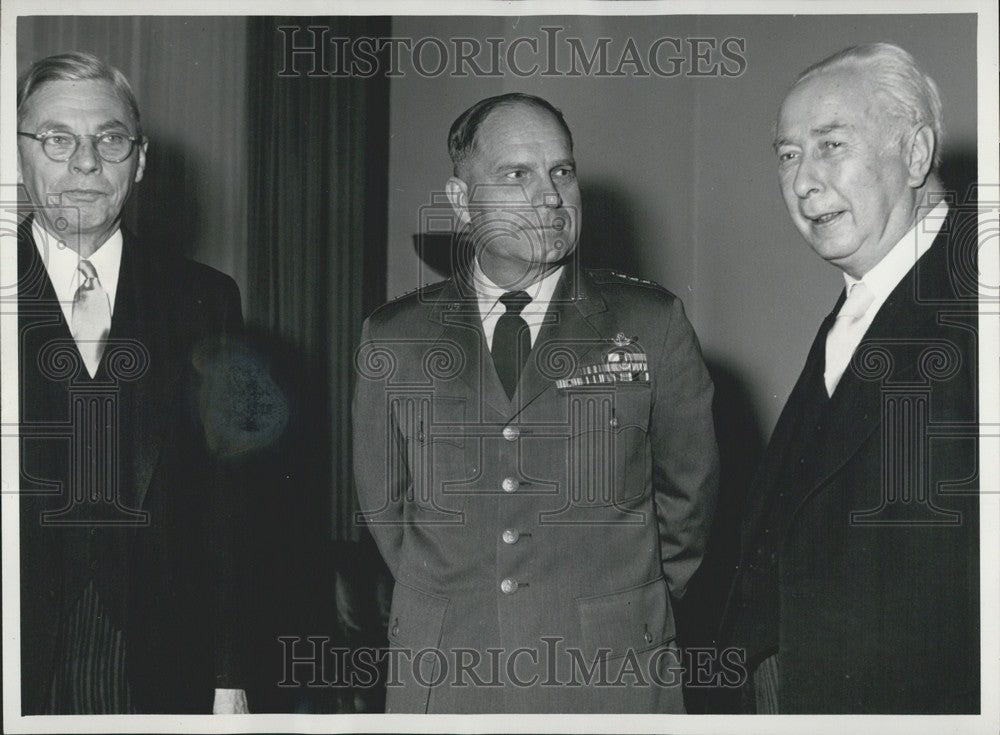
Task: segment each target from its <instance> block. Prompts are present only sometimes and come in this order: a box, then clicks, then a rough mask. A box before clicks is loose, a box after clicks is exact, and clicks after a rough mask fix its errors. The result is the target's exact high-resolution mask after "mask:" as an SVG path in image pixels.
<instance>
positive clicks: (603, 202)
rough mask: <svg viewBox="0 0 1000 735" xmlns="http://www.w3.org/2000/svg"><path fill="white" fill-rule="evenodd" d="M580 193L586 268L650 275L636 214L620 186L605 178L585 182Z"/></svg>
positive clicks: (582, 246) (582, 259)
mask: <svg viewBox="0 0 1000 735" xmlns="http://www.w3.org/2000/svg"><path fill="white" fill-rule="evenodd" d="M580 196H581V199H582V201H583V230H582V232H581V233H580V245H579V252H580V259H581V262H582V263H583V267H584V268H610V269H612V270H616V271H620V272H621V273H625V274H628V275H630V276H639V277H646V276H647V274H645V273H643V268H642V263H641V261H640V259H639V250H638V248H637V247H636V245H635V242H636V237H637V236H636V227H635V221H636V215H635V212H634V210H633V209H632V205H631V204H630V203H629V201H628V200H627V199H625V198H624V197H622V195H621V193H620V191H619V188H618V187H615V186H612V185H610V184H607V183H605V182H602V181H585V182H583V183H582V184H581V186H580ZM664 252H666V248H665V249H664Z"/></svg>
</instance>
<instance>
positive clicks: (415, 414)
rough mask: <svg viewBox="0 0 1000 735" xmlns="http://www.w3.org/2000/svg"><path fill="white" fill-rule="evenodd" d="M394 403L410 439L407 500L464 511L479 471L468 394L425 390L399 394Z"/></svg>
mask: <svg viewBox="0 0 1000 735" xmlns="http://www.w3.org/2000/svg"><path fill="white" fill-rule="evenodd" d="M395 404H396V405H395V406H394V411H395V415H396V420H397V422H398V425H399V427H400V431H401V432H402V435H403V440H404V442H405V443H406V462H407V469H408V471H409V475H410V480H411V483H410V497H409V498H408V499H410V500H412V501H413V502H414V503H416V504H417V505H418V506H420V507H421V508H424V509H427V510H432V511H437V512H445V513H447V512H454V511H458V510H461V509H462V507H464V505H465V498H466V495H467V488H468V485H469V483H470V482H471V480H472V478H473V476H474V474H475V471H476V467H475V464H474V459H473V457H472V454H473V453H474V450H475V448H476V442H475V441H474V437H471V436H469V435H468V434H469V426H468V424H467V422H468V420H469V416H468V406H467V401H466V399H465V398H463V397H453V396H441V395H436V394H433V393H421V394H414V395H406V396H400V397H398V398H397V399H396V400H395Z"/></svg>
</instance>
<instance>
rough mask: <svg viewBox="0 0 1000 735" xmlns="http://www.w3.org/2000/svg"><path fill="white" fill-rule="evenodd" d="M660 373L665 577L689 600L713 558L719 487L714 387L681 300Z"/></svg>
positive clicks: (656, 409) (658, 481)
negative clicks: (707, 555) (698, 574)
mask: <svg viewBox="0 0 1000 735" xmlns="http://www.w3.org/2000/svg"><path fill="white" fill-rule="evenodd" d="M667 308H668V314H669V321H668V325H669V326H668V327H667V330H666V332H665V335H664V342H663V345H662V347H661V349H660V350H659V351H658V353H657V354H658V355H659V357H658V364H657V365H655V366H651V367H653V375H652V377H653V380H654V381H655V383H654V386H653V387H654V391H655V393H654V396H653V407H652V416H651V418H650V444H651V449H652V455H653V496H654V499H655V503H656V515H657V521H658V527H659V539H660V558H661V562H662V565H663V575H664V577H665V578H666V580H667V584H668V586H669V588H670V593H671V595H672V596H673V598H674V599H677V600H679V599H681V598H682V597H683V596H684V592H685V590H686V588H687V583H688V581H689V580H690V579H691V576H692V575H693V574H694V573H695V571H696V570H697V569H698V566H699V565H700V564H701V560H702V556H703V555H704V552H705V543H706V541H707V539H708V534H709V530H710V527H711V524H712V518H713V516H714V514H715V504H716V500H717V497H718V486H719V450H718V446H717V444H716V441H715V429H714V423H713V419H712V395H713V387H712V380H711V378H710V377H709V375H708V370H707V368H706V367H705V362H704V360H703V359H702V355H701V347H700V346H699V344H698V338H697V337H696V336H695V333H694V330H693V329H692V328H691V324H690V322H688V319H687V317H686V316H685V314H684V307H683V306H682V305H681V302H680V300H679V299H673V300H672V302H671V303H670V304H669V306H668V307H667Z"/></svg>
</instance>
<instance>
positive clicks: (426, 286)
mask: <svg viewBox="0 0 1000 735" xmlns="http://www.w3.org/2000/svg"><path fill="white" fill-rule="evenodd" d="M447 282H448V281H447V279H445V280H443V281H436V282H434V283H424V284H421V285H419V286H417V287H416V288H411V289H410V290H409V291H406V292H404V293H401V294H399V296H396V297H395V298H393V299H392V301H399V300H400V299H405V298H406V297H407V296H411V295H413V294H415V293H417V292H419V291H433V290H434V289H435V288H441V287H442V286H444V285H445V284H446V283H447Z"/></svg>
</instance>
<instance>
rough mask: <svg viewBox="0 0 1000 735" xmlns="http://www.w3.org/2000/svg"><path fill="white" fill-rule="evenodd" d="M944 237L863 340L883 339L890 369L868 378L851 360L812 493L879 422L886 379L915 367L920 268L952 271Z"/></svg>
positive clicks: (920, 328)
mask: <svg viewBox="0 0 1000 735" xmlns="http://www.w3.org/2000/svg"><path fill="white" fill-rule="evenodd" d="M942 232H947V227H945V228H942ZM942 240H943V238H942V236H941V235H939V236H938V237H937V238H936V239H935V242H934V243H933V244H932V245H931V247H930V249H929V250H928V251H927V252H926V253H924V255H923V257H921V258H920V260H919V261H918V262H917V265H916V266H914V267H913V268H911V269H910V271H909V272H908V273H907V274H906V275H905V276H904V277H903V279H902V280H901V281H900V282H899V283H898V284H897V285H896V288H895V289H893V291H892V293H891V294H889V297H888V298H887V299H886V301H885V303H884V304H882V308H881V309H879V312H878V314H877V315H876V317H875V319H874V321H873V322H872V324H871V326H870V327H869V328H868V331H867V332H866V333H865V336H864V339H863V340H862V342H861V345H859V348H858V349H859V350H860V349H863V348H864V346H865V345H866V344H872V343H874V344H877V345H878V346H879V351H880V352H883V353H885V354H886V355H887V356H888V358H887V359H888V363H887V369H888V371H889V372H888V374H887V375H879V376H878V377H874V378H867V379H866V378H862V377H861V376H860V375H858V374H857V372H855V371H854V370H853V369H852V368H851V366H848V369H847V370H846V371H845V372H844V375H843V377H842V378H841V380H840V383H839V384H838V385H837V389H836V390H835V391H834V393H833V396H831V398H830V404H829V406H828V410H827V412H826V414H825V416H824V418H823V430H822V431H821V432H820V434H819V441H818V446H819V447H820V448H821V450H820V451H818V452H817V454H816V462H815V465H814V471H813V473H812V474H811V475H810V477H811V481H810V482H809V494H811V493H813V492H815V491H816V490H817V489H819V488H820V487H822V486H823V484H824V483H826V481H827V480H829V479H830V478H831V477H832V476H833V475H835V474H836V473H837V472H838V471H839V470H840V469H841V468H842V467H843V466H844V465H845V464H846V463H847V462H848V461H849V460H850V459H851V457H853V456H854V455H855V454H856V453H857V452H858V450H859V449H860V448H861V446H862V445H863V444H864V443H865V441H867V440H868V438H869V437H870V436H871V435H872V432H874V431H876V430H877V429H878V428H879V426H880V425H881V423H882V393H883V386H884V382H885V381H886V380H890V381H893V380H894V381H898V380H899V379H900V376H905V375H908V374H909V373H910V372H911V371H912V367H913V365H914V364H915V362H916V360H917V357H918V354H919V349H916V346H917V345H918V344H919V342H920V341H921V334H922V333H923V332H924V330H925V329H926V327H925V325H924V324H923V322H922V320H921V314H920V311H919V301H918V299H917V274H918V272H922V273H923V275H924V276H925V277H927V278H929V279H933V278H937V277H939V276H940V275H941V274H942V273H944V274H946V272H947V271H946V262H945V261H942V258H945V257H946V255H947V253H946V244H945V243H944V242H942ZM873 357H874V359H875V360H876V361H879V360H881V359H883V358H882V356H880V355H877V354H876V355H874V356H873ZM852 360H853V358H852ZM805 499H806V498H803V501H804V500H805Z"/></svg>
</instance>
